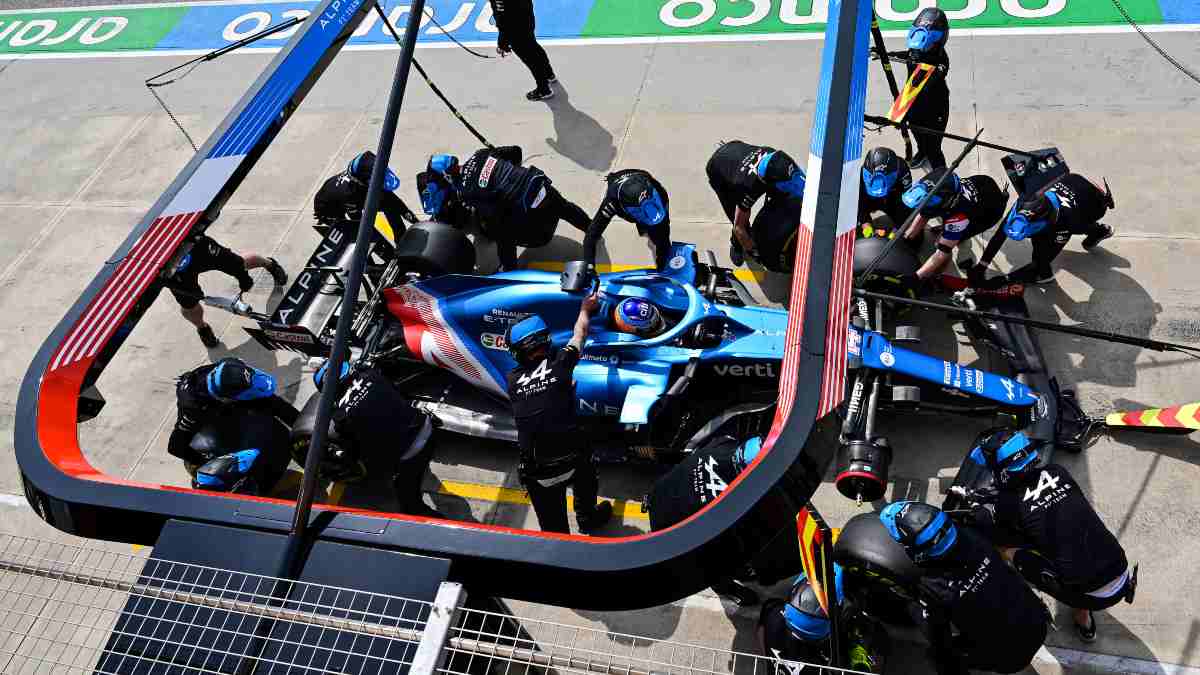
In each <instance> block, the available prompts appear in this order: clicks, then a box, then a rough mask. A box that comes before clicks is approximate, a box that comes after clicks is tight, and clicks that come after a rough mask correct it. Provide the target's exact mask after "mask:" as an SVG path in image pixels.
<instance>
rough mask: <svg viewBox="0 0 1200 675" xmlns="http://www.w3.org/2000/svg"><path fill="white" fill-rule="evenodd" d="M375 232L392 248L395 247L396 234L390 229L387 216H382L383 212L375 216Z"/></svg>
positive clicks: (390, 225)
mask: <svg viewBox="0 0 1200 675" xmlns="http://www.w3.org/2000/svg"><path fill="white" fill-rule="evenodd" d="M375 231H376V232H379V234H382V235H383V236H384V237H385V238H386V239H387V240H388V241H389V242H391V244H392V245H393V246H395V245H396V233H395V230H393V229H392V224H391V223H390V222H388V219H387V216H385V215H383V211H380V212H379V213H376V214H375Z"/></svg>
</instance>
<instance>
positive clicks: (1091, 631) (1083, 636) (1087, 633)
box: [1072, 612, 1096, 643]
mask: <svg viewBox="0 0 1200 675" xmlns="http://www.w3.org/2000/svg"><path fill="white" fill-rule="evenodd" d="M1072 623H1074V622H1072ZM1075 632H1076V633H1078V634H1079V639H1080V640H1083V641H1084V642H1088V643H1091V642H1095V641H1096V617H1095V616H1094V615H1093V614H1092V613H1091V612H1088V625H1086V626H1080V625H1079V624H1078V623H1076V624H1075Z"/></svg>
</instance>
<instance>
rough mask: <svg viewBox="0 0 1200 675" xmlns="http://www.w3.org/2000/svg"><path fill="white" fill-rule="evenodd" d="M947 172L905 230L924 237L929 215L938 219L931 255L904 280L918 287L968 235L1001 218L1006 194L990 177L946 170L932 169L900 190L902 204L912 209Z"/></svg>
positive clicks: (978, 232)
mask: <svg viewBox="0 0 1200 675" xmlns="http://www.w3.org/2000/svg"><path fill="white" fill-rule="evenodd" d="M947 174H949V177H947V178H946V180H945V181H943V182H942V185H941V187H940V188H938V190H937V191H936V192H934V194H933V196H932V197H930V199H929V201H928V202H926V204H925V207H924V208H922V209H921V213H920V214H919V215H918V216H917V218H916V220H914V221H913V224H912V226H911V227H909V229H908V232H907V233H905V236H906V237H908V238H910V239H914V240H915V239H919V238H921V237H923V236H924V230H925V228H926V224H927V223H928V220H929V219H930V218H941V219H942V226H941V233H940V235H939V236H938V240H937V243H936V244H935V250H934V252H933V255H931V256H929V258H928V259H927V260H926V261H925V262H924V264H922V265H921V268H920V269H918V270H917V273H916V275H915V277H916V278H915V279H911V280H908V281H909V282H911V283H913V284H914V285H916V286H918V287H919V286H923V285H925V284H926V283H928V282H930V281H932V280H933V278H934V277H936V276H937V275H938V274H941V272H942V270H943V269H944V268H945V267H946V265H947V264H948V263H949V262H950V254H951V253H952V252H953V251H954V249H955V248H956V247H958V246H959V245H961V244H962V243H963V242H965V241H967V240H968V239H970V238H971V237H974V236H975V235H978V234H982V233H984V232H987V231H988V230H990V229H992V228H993V227H995V226H996V224H997V223H999V222H1000V220H1001V219H1002V218H1003V217H1004V208H1005V207H1006V206H1007V205H1008V193H1007V192H1003V191H1001V190H1000V186H999V185H997V184H996V181H995V179H993V178H992V177H991V176H985V175H978V176H969V177H967V178H959V177H958V175H957V174H955V173H952V172H950V171H949V170H948V169H934V170H933V171H931V172H929V175H927V176H925V177H924V178H922V179H921V180H919V181H917V182H916V183H914V184H913V186H912V187H911V188H909V189H908V190H907V191H906V192H905V193H904V204H905V205H906V206H908V207H909V208H916V207H917V205H918V204H919V203H920V202H921V200H922V199H924V198H925V195H927V194H929V193H930V192H933V188H934V186H936V185H937V183H938V181H939V180H941V179H942V177H943V176H945V175H947Z"/></svg>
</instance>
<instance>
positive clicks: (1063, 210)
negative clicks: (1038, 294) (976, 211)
mask: <svg viewBox="0 0 1200 675" xmlns="http://www.w3.org/2000/svg"><path fill="white" fill-rule="evenodd" d="M1113 208H1116V203H1115V202H1114V201H1113V197H1112V190H1110V189H1109V187H1108V183H1107V182H1104V184H1103V185H1101V184H1100V183H1097V182H1096V181H1094V180H1091V179H1089V178H1085V177H1083V176H1081V175H1079V174H1077V173H1069V174H1067V175H1066V176H1063V177H1062V178H1061V179H1059V181H1058V182H1056V183H1054V185H1053V186H1051V187H1050V188H1048V189H1047V190H1046V191H1045V192H1043V193H1040V194H1035V195H1033V196H1032V197H1030V198H1028V199H1022V200H1021V201H1018V202H1017V204H1016V205H1015V206H1014V207H1013V210H1012V211H1011V212H1010V213H1009V214H1008V218H1007V219H1006V220H1005V221H1004V228H1003V229H1002V230H1000V231H998V232H996V234H994V235H993V236H992V240H991V241H989V242H988V245H987V248H986V249H985V250H984V252H983V255H982V256H980V258H979V263H978V264H977V265H976V266H975V267H974V268H972V270H971V277H972V280H973V281H975V282H977V283H978V282H981V281H982V280H983V277H984V275H985V273H986V271H987V268H988V265H990V264H991V262H992V259H993V258H995V257H996V253H998V252H999V251H1000V247H1001V246H1002V245H1003V244H1004V240H1005V238H1008V239H1013V240H1015V241H1021V240H1022V239H1026V238H1028V239H1029V240H1030V241H1031V242H1033V262H1031V263H1029V264H1028V265H1025V266H1024V267H1021V268H1020V269H1017V270H1015V271H1013V272H1010V273H1009V274H1007V275H1006V276H1005V277H1004V278H1003V279H1002V280H1001V281H1000V282H999V283H1008V282H1014V281H1015V282H1020V283H1035V284H1048V283H1050V282H1052V281H1054V268H1053V267H1051V265H1050V263H1052V262H1054V259H1055V258H1057V257H1058V254H1059V253H1062V250H1063V248H1065V247H1066V245H1067V242H1068V241H1070V240H1071V236H1072V235H1083V248H1084V250H1085V251H1090V250H1092V249H1094V248H1096V246H1097V245H1098V244H1099V243H1100V242H1102V241H1104V240H1105V239H1108V238H1109V237H1111V236H1113V228H1112V227H1110V226H1108V225H1105V224H1104V223H1101V222H1100V219H1101V218H1103V217H1104V214H1105V213H1108V210H1109V209H1113Z"/></svg>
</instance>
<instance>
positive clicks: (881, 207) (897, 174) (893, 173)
mask: <svg viewBox="0 0 1200 675" xmlns="http://www.w3.org/2000/svg"><path fill="white" fill-rule="evenodd" d="M910 187H912V170H910V169H909V168H908V162H906V161H904V159H903V158H902V157H900V156H899V155H897V154H896V153H895V151H893V150H892V149H891V148H885V147H882V146H880V147H878V148H871V151H870V152H868V153H867V156H866V158H864V159H863V165H862V182H861V183H860V184H859V190H858V222H859V226H860V227H859V231H858V235H859V236H860V237H870V236H872V235H873V234H874V232H873V231H872V230H868V229H867V228H871V227H872V226H871V220H872V218H873V217H874V214H875V213H876V212H882V213H883V215H885V216H887V217H888V218H889V219H891V221H892V225H893V227H897V228H898V227H900V225H901V224H903V223H904V221H905V220H907V219H908V216H909V214H911V213H912V208H910V207H909V206H908V205H907V204H905V203H904V193H905V192H907V191H908V189H909V188H910Z"/></svg>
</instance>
